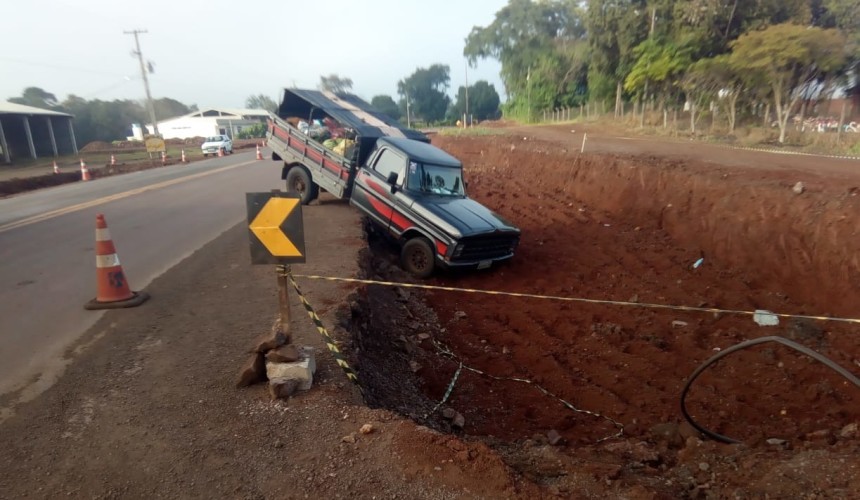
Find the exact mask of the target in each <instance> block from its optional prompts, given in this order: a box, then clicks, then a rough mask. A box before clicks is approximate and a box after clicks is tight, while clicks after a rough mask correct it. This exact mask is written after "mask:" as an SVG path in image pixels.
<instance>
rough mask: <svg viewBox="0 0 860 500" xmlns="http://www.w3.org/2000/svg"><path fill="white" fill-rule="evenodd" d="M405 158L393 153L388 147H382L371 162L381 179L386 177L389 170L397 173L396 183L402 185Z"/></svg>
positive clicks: (389, 172)
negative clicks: (377, 155) (374, 160)
mask: <svg viewBox="0 0 860 500" xmlns="http://www.w3.org/2000/svg"><path fill="white" fill-rule="evenodd" d="M405 166H406V160H405V159H403V158H402V157H401V156H399V155H397V154H395V153H394V152H393V151H391V150H390V149H383V150H382V153H380V155H379V157H378V158H377V159H376V162H375V163H374V164H373V170H375V171H376V172H377V173H379V175H381V176H382V178H383V179H387V178H388V175H389V174H391V172H396V173H397V184H399V185H403V170H404V167H405Z"/></svg>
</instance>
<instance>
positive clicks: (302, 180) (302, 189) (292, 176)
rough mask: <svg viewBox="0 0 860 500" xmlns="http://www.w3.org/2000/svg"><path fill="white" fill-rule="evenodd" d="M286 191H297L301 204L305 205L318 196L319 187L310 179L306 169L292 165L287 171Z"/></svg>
mask: <svg viewBox="0 0 860 500" xmlns="http://www.w3.org/2000/svg"><path fill="white" fill-rule="evenodd" d="M287 192H288V193H297V194H298V195H299V199H300V200H301V201H302V205H307V204H308V203H310V202H312V201H313V200H315V199H316V198H317V196H319V194H320V187H319V186H318V185H317V184H316V183H314V181H312V180H311V176H310V174H308V171H307V170H305V169H304V168H302V167H293V168H291V169H290V171H289V172H287Z"/></svg>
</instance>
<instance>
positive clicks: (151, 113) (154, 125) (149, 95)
mask: <svg viewBox="0 0 860 500" xmlns="http://www.w3.org/2000/svg"><path fill="white" fill-rule="evenodd" d="M123 33H125V34H126V35H134V45H135V46H136V47H137V50H136V51H135V52H134V54H135V55H137V60H138V61H140V75H141V76H142V77H143V88H144V89H145V90H146V107H147V109H148V110H149V119H150V120H151V121H152V132H153V133H154V134H155V135H157V136H159V137H161V134H159V133H158V121H156V119H155V105H154V104H153V103H152V93H151V92H150V91H149V79H148V78H147V77H146V65H144V64H143V52H141V51H140V39H139V38H138V36H137V35H139V34H141V33H147V31H146V30H132V31H123ZM144 129H146V127H144ZM144 132H145V130H144Z"/></svg>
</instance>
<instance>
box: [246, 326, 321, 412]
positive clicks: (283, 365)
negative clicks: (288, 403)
mask: <svg viewBox="0 0 860 500" xmlns="http://www.w3.org/2000/svg"><path fill="white" fill-rule="evenodd" d="M314 372H316V361H315V359H314V348H313V347H309V346H297V345H295V344H293V343H292V342H291V339H290V337H289V335H287V334H285V333H284V332H282V331H281V330H280V328H279V327H278V324H277V323H276V324H275V326H274V327H272V332H271V333H269V334H267V335H263V336H262V337H260V338H259V339H257V341H256V342H255V343H254V346H253V347H252V348H251V357H250V358H249V359H248V362H247V363H245V365H244V366H243V367H242V370H241V371H240V372H239V381H238V382H237V383H236V387H247V386H249V385H253V384H257V383H262V382H266V381H268V382H269V395H270V396H271V397H272V399H287V398H289V397H290V396H292V395H293V393H295V392H296V391H306V390H308V389H310V388H311V386H312V385H313V381H314Z"/></svg>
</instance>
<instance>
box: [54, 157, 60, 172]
mask: <svg viewBox="0 0 860 500" xmlns="http://www.w3.org/2000/svg"><path fill="white" fill-rule="evenodd" d="M54 173H55V174H59V173H60V167H58V166H57V160H54Z"/></svg>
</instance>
